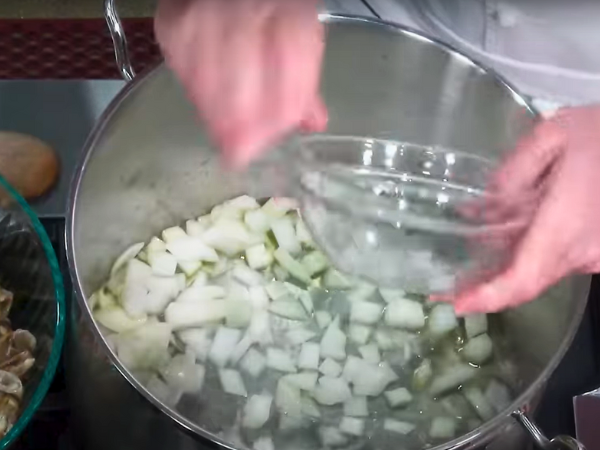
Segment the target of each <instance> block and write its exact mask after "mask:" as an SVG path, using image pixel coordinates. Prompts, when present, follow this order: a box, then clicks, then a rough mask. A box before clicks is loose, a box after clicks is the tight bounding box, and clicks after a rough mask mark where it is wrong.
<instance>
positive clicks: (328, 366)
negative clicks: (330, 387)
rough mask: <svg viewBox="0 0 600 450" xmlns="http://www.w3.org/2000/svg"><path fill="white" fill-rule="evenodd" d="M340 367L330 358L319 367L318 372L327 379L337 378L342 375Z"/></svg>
mask: <svg viewBox="0 0 600 450" xmlns="http://www.w3.org/2000/svg"><path fill="white" fill-rule="evenodd" d="M342 370H343V368H342V366H341V365H340V364H338V363H337V362H335V361H334V360H333V359H331V358H327V359H325V361H323V362H322V363H321V365H320V366H319V372H321V373H322V374H323V375H326V376H328V377H332V378H337V377H339V376H340V375H341V374H342Z"/></svg>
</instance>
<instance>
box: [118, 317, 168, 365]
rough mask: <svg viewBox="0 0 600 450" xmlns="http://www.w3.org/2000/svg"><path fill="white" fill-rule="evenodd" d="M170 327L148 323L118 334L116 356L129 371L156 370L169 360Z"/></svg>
mask: <svg viewBox="0 0 600 450" xmlns="http://www.w3.org/2000/svg"><path fill="white" fill-rule="evenodd" d="M171 331H172V329H171V326H170V325H169V324H166V323H160V322H148V323H146V324H144V325H143V326H141V327H138V328H136V329H135V330H131V331H126V332H124V333H120V334H119V339H118V340H117V355H118V356H119V359H120V360H121V362H122V363H123V365H124V366H125V367H127V369H129V370H136V369H140V370H142V369H156V368H158V367H160V366H162V365H163V364H164V363H165V362H167V361H168V359H169V354H168V351H167V348H168V346H169V341H170V339H171Z"/></svg>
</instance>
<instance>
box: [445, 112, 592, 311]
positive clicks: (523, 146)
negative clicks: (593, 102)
mask: <svg viewBox="0 0 600 450" xmlns="http://www.w3.org/2000/svg"><path fill="white" fill-rule="evenodd" d="M599 177H600V107H599V106H595V107H585V108H573V109H564V110H561V111H559V112H558V113H557V114H556V115H554V116H553V117H551V118H549V119H545V120H544V121H543V122H541V123H540V124H539V125H538V126H537V127H536V128H535V130H534V131H533V133H532V134H531V135H530V136H528V137H527V138H526V139H524V140H523V141H522V142H521V143H520V144H519V145H518V146H517V148H516V150H515V151H514V153H513V154H511V155H510V156H509V158H508V159H507V160H506V162H505V163H504V164H503V166H502V167H501V169H500V170H499V172H498V173H497V174H496V175H495V177H494V180H493V183H492V184H493V190H494V191H497V192H499V193H500V194H503V195H506V196H507V197H511V198H515V199H518V198H519V197H520V196H522V195H524V194H525V193H527V192H531V191H532V190H533V189H536V188H539V187H543V189H542V192H543V195H542V198H541V201H540V203H539V204H538V207H537V210H536V211H535V214H534V216H533V219H532V221H531V223H530V225H529V228H528V229H527V231H526V232H525V234H524V236H523V237H522V239H521V240H520V242H519V243H518V245H517V247H516V251H515V253H514V255H513V258H512V260H511V262H510V264H508V266H507V267H506V269H505V270H504V271H503V272H501V273H500V274H499V275H498V276H496V277H494V278H493V279H492V280H491V281H489V282H486V283H485V284H483V285H479V286H475V287H472V288H469V289H467V290H466V291H465V292H463V293H460V294H459V295H458V296H457V298H455V299H454V306H455V310H456V312H457V313H459V314H467V313H474V312H496V311H499V310H502V309H506V308H510V307H515V306H518V305H520V304H522V303H524V302H527V301H529V300H532V299H534V298H535V297H537V296H538V295H540V294H541V293H542V292H543V291H544V290H545V289H546V288H548V287H550V286H551V285H553V284H554V283H556V282H557V281H559V280H560V279H561V278H563V277H565V276H567V275H570V274H573V273H592V272H597V271H599V269H600V195H599V194H598V193H597V192H596V191H595V187H596V183H597V181H598V179H599Z"/></svg>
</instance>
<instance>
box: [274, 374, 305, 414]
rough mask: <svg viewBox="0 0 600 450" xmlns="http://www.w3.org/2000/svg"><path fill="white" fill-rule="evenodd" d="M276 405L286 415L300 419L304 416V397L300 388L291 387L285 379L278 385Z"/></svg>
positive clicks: (280, 380) (281, 379)
mask: <svg viewBox="0 0 600 450" xmlns="http://www.w3.org/2000/svg"><path fill="white" fill-rule="evenodd" d="M275 404H276V405H277V408H279V409H280V411H281V412H282V413H284V414H287V415H289V416H292V417H298V416H300V415H301V414H302V395H301V393H300V388H298V387H296V386H293V385H291V384H290V383H288V382H287V381H286V380H285V379H284V378H280V379H279V381H278V383H277V390H276V393H275Z"/></svg>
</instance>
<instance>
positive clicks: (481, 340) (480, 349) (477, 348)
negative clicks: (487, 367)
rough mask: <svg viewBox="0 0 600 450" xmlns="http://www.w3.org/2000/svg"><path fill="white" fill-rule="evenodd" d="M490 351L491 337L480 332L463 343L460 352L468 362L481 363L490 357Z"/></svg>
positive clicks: (491, 348)
mask: <svg viewBox="0 0 600 450" xmlns="http://www.w3.org/2000/svg"><path fill="white" fill-rule="evenodd" d="M492 351H493V344H492V339H491V338H490V337H489V336H488V335H487V334H480V335H479V336H475V337H474V338H472V339H470V340H469V341H468V342H467V343H466V344H465V346H464V347H463V351H462V354H463V356H464V358H465V359H466V360H467V361H468V362H470V363H473V364H483V363H484V362H486V361H487V360H488V359H490V358H491V357H492Z"/></svg>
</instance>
